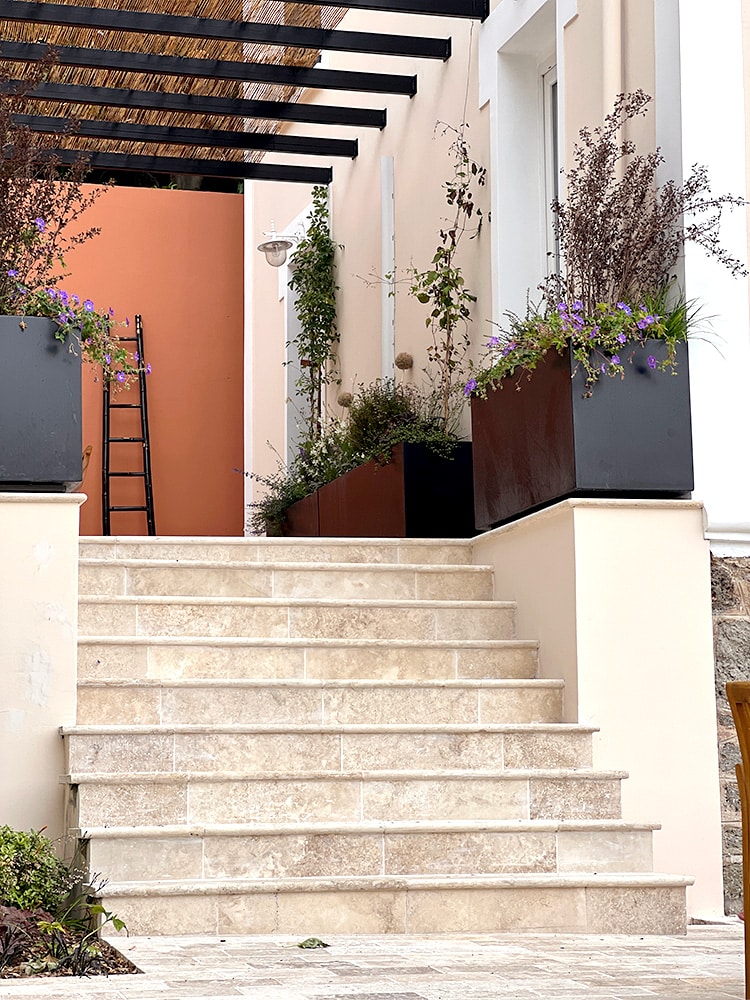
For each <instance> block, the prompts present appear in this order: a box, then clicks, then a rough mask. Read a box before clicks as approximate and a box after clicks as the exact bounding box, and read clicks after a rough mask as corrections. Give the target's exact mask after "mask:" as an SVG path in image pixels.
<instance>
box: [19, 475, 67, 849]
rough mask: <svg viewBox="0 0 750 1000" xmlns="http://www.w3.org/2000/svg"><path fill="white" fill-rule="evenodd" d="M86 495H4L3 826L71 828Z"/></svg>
mask: <svg viewBox="0 0 750 1000" xmlns="http://www.w3.org/2000/svg"><path fill="white" fill-rule="evenodd" d="M84 500H85V497H84V496H82V495H79V494H41V493H37V494H34V493H23V494H21V493H0V678H2V683H1V684H0V761H2V767H0V825H5V824H7V825H9V826H12V827H14V828H16V829H24V830H29V829H35V830H40V829H42V827H45V828H46V831H45V832H46V834H47V835H48V836H49V837H51V838H52V839H57V838H58V837H61V836H62V833H63V807H64V788H63V785H61V784H60V775H61V774H62V773H63V771H64V767H65V764H64V757H63V743H62V739H61V738H60V732H59V727H60V726H61V725H72V724H74V723H75V715H76V642H77V627H78V512H79V507H80V505H81V503H82V502H83V501H84Z"/></svg>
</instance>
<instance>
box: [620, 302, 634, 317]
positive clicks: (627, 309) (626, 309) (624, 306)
mask: <svg viewBox="0 0 750 1000" xmlns="http://www.w3.org/2000/svg"><path fill="white" fill-rule="evenodd" d="M617 308H618V309H621V310H622V311H623V312H624V313H625V315H626V316H632V315H633V311H632V310H631V308H630V306H629V305H628V304H627V303H626V302H618V303H617Z"/></svg>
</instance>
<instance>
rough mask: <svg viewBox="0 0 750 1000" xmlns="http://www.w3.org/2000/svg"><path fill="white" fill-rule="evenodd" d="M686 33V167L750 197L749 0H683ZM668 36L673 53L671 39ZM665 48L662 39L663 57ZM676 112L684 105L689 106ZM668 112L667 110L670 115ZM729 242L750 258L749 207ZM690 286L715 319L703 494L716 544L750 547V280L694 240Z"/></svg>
mask: <svg viewBox="0 0 750 1000" xmlns="http://www.w3.org/2000/svg"><path fill="white" fill-rule="evenodd" d="M661 3H664V0H661ZM658 5H659V0H657V8H658ZM668 6H672V3H671V2H670V3H669V4H668ZM657 25H658V21H657ZM679 41H680V56H679V62H680V66H679V71H680V90H681V100H682V119H681V121H682V163H683V164H684V169H685V171H686V172H687V171H688V170H689V168H690V166H691V165H692V164H694V163H700V164H705V165H706V166H707V167H708V173H709V178H710V181H711V187H712V190H713V192H714V193H715V194H722V193H730V194H735V195H740V196H742V197H745V196H746V143H747V130H746V120H745V100H744V94H745V89H744V67H743V51H742V8H741V0H722V2H721V3H718V4H711V5H710V9H709V7H707V6H706V4H705V3H704V2H703V0H680V2H679ZM661 42H662V46H661V52H663V51H664V45H665V40H664V39H662V40H661ZM657 46H659V39H657ZM659 56H660V48H659V47H657V61H658V60H659ZM673 111H674V113H675V114H677V113H679V108H675V109H673ZM668 112H669V109H667V110H664V109H662V115H666V114H667V113H668ZM721 241H722V244H723V245H724V246H725V247H726V248H727V249H729V250H730V251H731V252H732V253H733V254H734V255H735V256H737V257H739V258H740V259H743V260H744V259H745V257H746V252H747V251H746V247H747V213H746V211H745V210H735V211H734V212H732V213H731V214H728V215H727V217H726V221H725V223H724V224H723V226H722V230H721ZM685 288H686V293H687V297H688V299H689V300H696V301H697V302H698V303H699V304H700V308H701V314H702V315H703V316H704V317H705V319H706V323H705V326H706V339H696V340H694V341H693V342H692V343H691V345H690V364H691V370H690V384H691V393H692V408H693V442H694V460H695V492H694V496H695V498H696V499H698V500H701V501H702V502H703V503H704V504H705V508H706V516H707V530H708V537H709V539H710V540H711V542H712V549H713V550H714V551H715V552H717V553H718V554H745V555H748V554H750V461H749V460H748V452H747V430H746V428H747V396H748V388H747V385H748V382H747V373H748V371H750V335H749V328H750V316H749V314H748V282H747V279H746V278H739V279H738V278H733V277H732V276H731V275H730V274H729V272H728V271H727V270H726V268H723V267H722V266H721V265H719V264H718V263H717V262H715V261H714V260H712V259H711V258H708V257H706V255H705V254H704V253H703V251H702V250H700V248H698V247H696V246H693V245H688V246H687V247H686V252H685Z"/></svg>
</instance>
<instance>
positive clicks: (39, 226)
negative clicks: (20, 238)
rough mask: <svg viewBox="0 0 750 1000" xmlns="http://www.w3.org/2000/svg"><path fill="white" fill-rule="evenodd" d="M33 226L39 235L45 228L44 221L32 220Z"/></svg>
mask: <svg viewBox="0 0 750 1000" xmlns="http://www.w3.org/2000/svg"><path fill="white" fill-rule="evenodd" d="M34 225H35V226H36V228H37V229H38V230H39V232H40V233H43V232H44V230H45V229H46V228H47V223H46V222H45V221H44V219H34Z"/></svg>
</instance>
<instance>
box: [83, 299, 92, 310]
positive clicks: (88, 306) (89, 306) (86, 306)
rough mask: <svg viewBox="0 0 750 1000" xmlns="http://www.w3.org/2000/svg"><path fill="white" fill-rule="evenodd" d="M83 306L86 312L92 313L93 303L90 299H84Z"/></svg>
mask: <svg viewBox="0 0 750 1000" xmlns="http://www.w3.org/2000/svg"><path fill="white" fill-rule="evenodd" d="M83 308H84V309H85V310H86V312H89V313H92V312H93V311H94V303H93V302H92V301H91V299H86V301H85V302H84V303H83Z"/></svg>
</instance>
